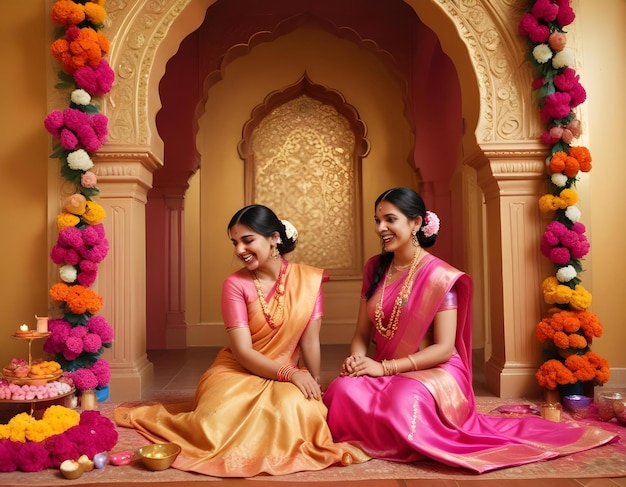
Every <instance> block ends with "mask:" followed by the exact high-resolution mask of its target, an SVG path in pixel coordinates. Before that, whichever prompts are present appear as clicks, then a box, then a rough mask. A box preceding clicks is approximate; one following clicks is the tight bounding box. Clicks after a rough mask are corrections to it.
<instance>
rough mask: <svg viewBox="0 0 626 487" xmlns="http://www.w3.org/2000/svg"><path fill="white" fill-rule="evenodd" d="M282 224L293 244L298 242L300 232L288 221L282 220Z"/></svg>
mask: <svg viewBox="0 0 626 487" xmlns="http://www.w3.org/2000/svg"><path fill="white" fill-rule="evenodd" d="M280 222H281V223H282V224H283V226H284V227H285V235H287V238H288V239H289V240H291V241H293V242H295V241H296V240H298V230H296V227H294V226H293V225H292V224H291V222H290V221H288V220H281V221H280Z"/></svg>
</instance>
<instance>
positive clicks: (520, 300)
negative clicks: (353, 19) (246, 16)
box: [50, 0, 545, 400]
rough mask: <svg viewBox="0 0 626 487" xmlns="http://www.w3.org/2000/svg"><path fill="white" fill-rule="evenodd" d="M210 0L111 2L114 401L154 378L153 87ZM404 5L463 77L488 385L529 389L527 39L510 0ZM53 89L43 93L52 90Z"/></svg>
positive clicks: (537, 167) (158, 146)
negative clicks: (150, 349) (150, 278)
mask: <svg viewBox="0 0 626 487" xmlns="http://www.w3.org/2000/svg"><path fill="white" fill-rule="evenodd" d="M213 3H214V1H213V0H164V1H163V2H160V3H154V2H149V1H147V0H142V1H138V2H127V3H119V4H117V5H118V6H117V8H112V7H109V19H108V22H109V24H110V27H109V29H110V30H109V37H110V38H111V39H112V40H113V41H112V46H111V51H110V54H109V62H110V64H111V65H112V66H113V67H115V71H116V75H117V78H116V83H115V85H114V87H113V89H112V91H111V93H110V96H109V97H108V98H107V100H106V103H105V105H104V107H103V112H104V113H105V114H106V115H107V116H109V118H110V120H111V131H110V137H109V142H108V143H107V144H106V146H105V148H104V150H103V151H102V152H101V153H99V155H98V157H97V159H96V162H97V171H98V174H99V181H100V186H101V195H102V196H101V200H100V201H101V204H102V205H103V206H104V207H105V208H106V209H107V211H108V214H109V216H110V217H109V218H108V219H107V220H108V221H107V223H108V228H107V234H108V235H109V236H110V241H111V245H112V251H111V253H110V255H109V257H108V258H107V261H106V262H105V265H104V266H103V268H102V271H101V278H100V281H99V284H98V285H99V287H100V288H101V289H100V292H101V293H102V294H103V295H104V296H106V300H105V301H106V302H105V306H104V309H103V310H102V312H103V314H105V315H106V316H108V317H109V318H110V321H111V322H112V324H114V326H115V327H116V340H115V344H114V346H113V349H112V350H111V351H110V353H109V357H108V358H109V360H110V361H111V370H112V379H111V386H112V387H111V391H112V392H111V397H112V399H114V400H115V399H116V390H118V391H124V398H125V399H132V398H131V397H129V393H130V391H136V394H137V397H136V398H139V397H140V394H141V391H142V390H143V389H144V388H145V387H146V386H147V385H149V384H150V382H151V376H152V366H151V364H150V363H149V362H148V361H147V358H146V326H145V325H146V311H145V302H146V264H145V262H146V246H145V225H146V217H145V203H146V199H147V193H148V191H149V189H150V188H151V187H152V182H153V177H152V173H153V172H154V170H155V169H156V168H158V167H159V166H161V165H162V161H163V157H164V154H163V143H162V141H161V139H160V137H159V135H158V133H157V130H156V119H157V113H158V111H159V109H160V107H161V105H160V100H159V98H158V88H157V87H158V84H159V81H160V80H161V78H162V76H163V73H164V72H165V65H166V63H167V62H168V60H169V59H170V58H171V57H172V56H173V54H174V53H175V52H176V49H177V48H178V46H179V45H180V43H181V42H182V41H183V39H184V38H185V37H186V36H187V35H188V34H189V33H191V32H193V31H194V30H195V29H196V28H197V27H198V26H199V25H200V23H201V22H202V19H203V18H204V14H205V12H206V9H207V8H208V7H209V6H211V5H212V4H213ZM406 3H407V4H409V5H410V6H411V7H412V8H413V9H414V10H415V12H416V13H417V15H418V16H419V17H420V19H421V20H422V21H423V22H424V23H425V24H427V25H428V26H429V27H430V28H431V29H432V30H433V31H434V32H435V33H436V34H437V36H438V37H439V39H440V41H441V44H442V47H443V49H444V50H445V51H446V53H447V54H448V56H449V57H450V58H451V59H452V61H453V63H454V65H455V67H456V70H457V73H458V75H459V77H460V79H462V80H463V83H461V87H462V92H463V96H462V99H463V106H462V116H463V120H464V125H465V132H464V139H463V152H464V153H463V164H464V165H467V166H469V167H472V168H474V169H475V170H476V173H477V184H478V186H479V187H480V190H481V191H482V193H483V194H484V200H485V212H484V214H485V219H486V221H485V222H484V223H485V225H486V228H487V233H486V239H485V241H484V242H483V241H482V240H481V237H480V236H475V235H469V236H468V240H469V241H470V246H472V245H474V246H476V245H478V246H482V245H483V243H484V245H486V247H487V249H488V250H487V252H486V256H487V272H486V278H485V279H484V283H485V284H484V289H483V292H484V294H485V295H487V296H489V301H488V302H489V317H490V331H489V341H490V343H491V356H490V358H489V360H488V363H487V370H486V375H487V383H488V386H489V387H490V389H491V390H492V391H493V392H494V393H495V394H498V395H501V396H512V395H523V394H527V393H529V391H531V390H534V388H535V387H536V386H535V381H534V370H535V368H536V363H537V353H538V352H537V347H536V344H535V343H534V340H533V337H532V333H531V330H532V328H533V327H534V324H535V322H536V318H537V317H538V316H539V315H540V314H541V301H540V299H539V298H540V297H539V296H535V293H533V292H531V291H530V290H532V289H535V287H536V283H537V282H538V281H539V280H540V278H539V276H540V275H542V274H543V273H542V272H541V266H542V265H543V264H542V262H543V261H542V260H541V258H540V255H539V251H538V250H537V248H538V246H537V245H536V242H537V241H538V240H539V227H538V225H537V224H536V222H537V221H539V213H538V210H537V209H536V201H537V198H538V196H539V195H540V194H541V193H542V192H543V191H542V186H543V156H544V152H545V151H544V149H543V148H542V147H541V146H540V145H539V144H538V142H537V136H536V135H537V133H538V131H539V129H538V126H539V125H538V120H537V119H536V118H531V117H525V116H523V115H524V113H535V112H536V110H526V111H525V110H524V108H525V107H524V103H530V101H527V97H524V96H520V93H522V92H525V90H527V87H528V86H529V85H530V78H531V73H530V70H529V69H519V68H518V66H519V63H520V59H522V58H523V49H524V46H523V42H522V40H521V39H517V37H516V23H517V22H516V21H517V15H518V13H517V9H516V8H515V7H516V5H515V2H498V1H495V0H491V1H480V0H477V1H476V2H471V3H467V4H461V5H458V4H457V3H455V2H450V1H445V0H438V1H437V0H428V1H425V0H410V1H407V2H406ZM52 89H53V88H52V87H51V88H50V90H51V92H50V99H54V97H55V96H56V95H54V94H53V93H52ZM175 207H176V205H174V207H173V208H174V211H173V213H172V214H171V215H170V217H168V218H167V219H166V221H167V222H168V224H169V225H176V221H177V219H176V211H177V210H176V208H175ZM164 211H165V210H164ZM162 216H163V217H165V213H162ZM170 258H171V256H170ZM171 291H172V292H174V293H176V292H177V289H176V288H174V289H172V290H171Z"/></svg>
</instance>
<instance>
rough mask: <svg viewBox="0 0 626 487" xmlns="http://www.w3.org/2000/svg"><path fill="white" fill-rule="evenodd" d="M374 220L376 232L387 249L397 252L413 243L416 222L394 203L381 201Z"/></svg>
mask: <svg viewBox="0 0 626 487" xmlns="http://www.w3.org/2000/svg"><path fill="white" fill-rule="evenodd" d="M374 221H375V222H376V233H378V235H380V238H381V240H382V243H383V248H384V249H385V251H387V252H396V251H397V250H398V249H401V248H403V247H405V246H407V245H408V246H411V245H412V243H411V242H412V237H413V233H412V232H413V231H414V229H415V222H414V221H413V220H410V219H409V218H407V217H406V216H405V215H404V214H403V213H402V212H401V211H400V210H399V209H398V207H397V206H396V205H394V204H393V203H390V202H389V201H381V202H380V203H379V204H378V206H377V207H376V214H375V215H374Z"/></svg>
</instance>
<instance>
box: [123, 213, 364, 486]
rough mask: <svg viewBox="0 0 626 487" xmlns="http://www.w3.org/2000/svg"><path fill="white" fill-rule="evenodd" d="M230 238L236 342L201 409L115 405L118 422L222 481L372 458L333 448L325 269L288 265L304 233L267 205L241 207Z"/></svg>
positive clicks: (226, 290) (200, 397) (226, 306)
mask: <svg viewBox="0 0 626 487" xmlns="http://www.w3.org/2000/svg"><path fill="white" fill-rule="evenodd" d="M228 235H229V237H230V239H231V241H232V244H233V247H234V252H235V255H236V257H237V258H239V259H240V260H241V262H242V263H243V267H242V268H241V269H240V270H239V271H237V272H235V273H233V274H231V275H230V276H228V277H227V278H226V280H225V281H224V284H223V287H222V315H223V318H224V324H225V326H226V330H227V331H228V336H229V341H230V345H229V346H228V347H226V348H224V349H222V350H221V351H220V352H219V353H218V355H217V357H216V359H215V361H214V362H213V364H212V365H211V367H209V369H208V370H207V371H206V372H205V373H204V374H203V376H202V377H201V379H200V382H199V384H198V387H197V389H196V394H195V398H194V401H193V403H187V404H153V405H148V406H140V407H134V408H117V409H116V410H115V412H114V418H115V421H116V423H117V424H118V425H120V426H125V427H128V428H134V429H136V430H137V431H139V432H140V433H141V434H142V435H144V436H145V437H146V438H148V439H149V440H151V441H154V442H163V441H166V442H174V443H177V444H178V445H180V446H181V448H182V452H181V454H180V455H179V456H178V457H177V458H176V460H175V462H174V464H173V467H174V468H177V469H180V470H186V471H191V472H197V473H201V474H205V475H212V476H216V477H251V476H254V475H258V474H261V473H267V474H272V475H283V474H288V473H293V472H298V471H302V470H320V469H323V468H325V467H328V466H330V465H334V464H339V463H346V464H347V463H352V462H354V463H359V462H363V461H366V460H369V457H368V456H367V455H366V454H365V453H363V451H361V450H360V449H358V448H356V447H354V446H352V445H350V444H337V443H334V442H333V438H332V434H331V432H330V429H329V428H328V424H327V423H326V413H327V408H326V406H325V405H324V403H323V402H322V400H321V396H322V394H321V389H320V386H319V382H318V378H319V374H320V344H319V330H320V325H321V318H322V313H323V308H322V292H321V284H322V277H323V271H322V269H318V268H315V267H311V266H307V265H304V264H295V263H290V262H288V261H287V260H285V259H284V258H283V257H282V255H283V254H286V253H288V252H291V251H292V250H294V248H295V246H296V241H297V238H298V234H297V231H296V230H295V228H294V227H293V225H291V224H290V223H289V222H287V221H285V220H282V221H281V220H279V219H278V218H277V217H276V215H275V214H274V212H273V211H272V210H270V209H269V208H267V207H266V206H262V205H251V206H247V207H245V208H242V209H241V210H239V211H238V212H237V213H235V215H234V216H233V218H232V219H231V221H230V223H229V225H228Z"/></svg>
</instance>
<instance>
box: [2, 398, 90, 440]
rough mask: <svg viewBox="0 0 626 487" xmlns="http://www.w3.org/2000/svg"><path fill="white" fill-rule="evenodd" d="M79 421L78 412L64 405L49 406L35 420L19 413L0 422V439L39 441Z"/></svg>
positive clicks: (63, 430)
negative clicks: (5, 422) (4, 421)
mask: <svg viewBox="0 0 626 487" xmlns="http://www.w3.org/2000/svg"><path fill="white" fill-rule="evenodd" d="M78 423H80V413H78V412H77V411H75V410H73V409H69V408H66V407H65V406H59V405H55V406H50V407H49V408H48V409H46V410H45V411H44V413H43V415H42V417H41V419H39V420H37V419H35V418H33V417H32V416H31V415H30V414H28V413H20V414H18V415H16V416H13V418H12V419H11V420H10V421H9V422H8V423H7V424H0V439H4V438H7V439H9V440H11V441H21V442H22V443H24V442H26V441H36V442H40V441H43V440H45V439H46V438H49V437H51V436H54V435H58V434H61V433H64V432H65V431H67V430H68V429H70V428H71V427H73V426H76V425H77V424H78Z"/></svg>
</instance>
